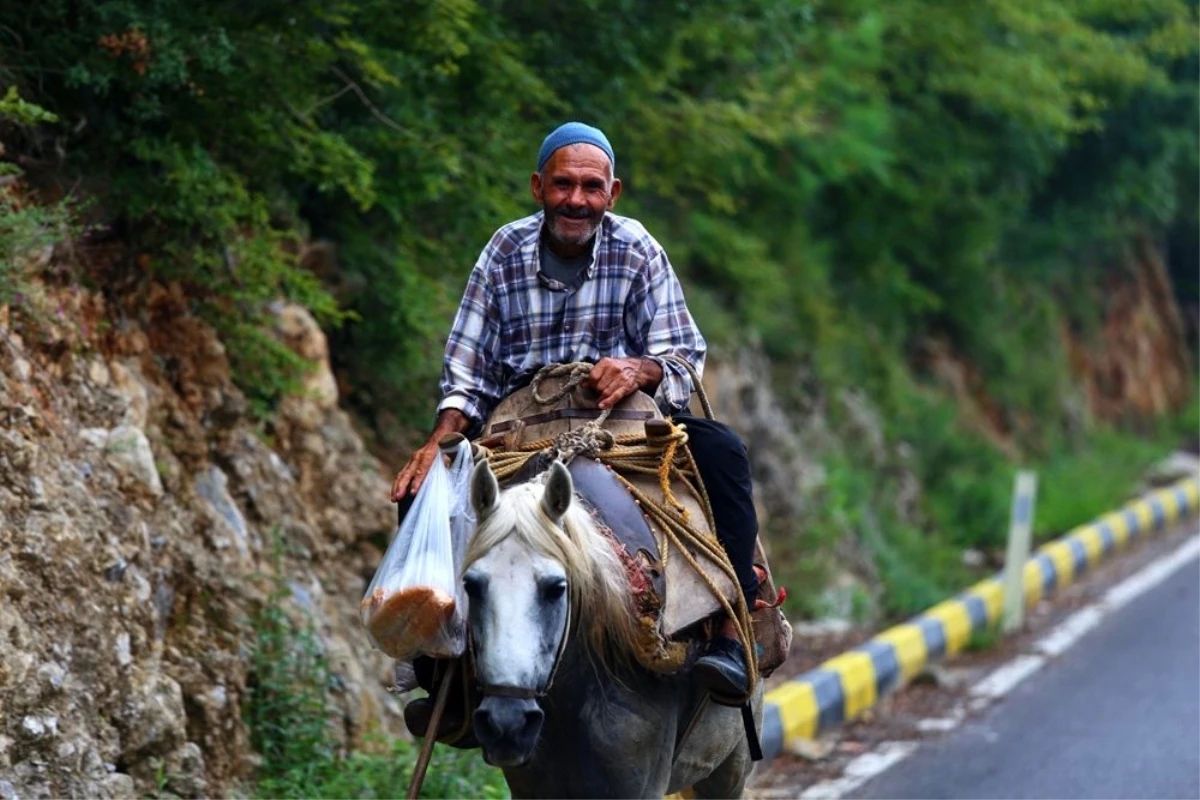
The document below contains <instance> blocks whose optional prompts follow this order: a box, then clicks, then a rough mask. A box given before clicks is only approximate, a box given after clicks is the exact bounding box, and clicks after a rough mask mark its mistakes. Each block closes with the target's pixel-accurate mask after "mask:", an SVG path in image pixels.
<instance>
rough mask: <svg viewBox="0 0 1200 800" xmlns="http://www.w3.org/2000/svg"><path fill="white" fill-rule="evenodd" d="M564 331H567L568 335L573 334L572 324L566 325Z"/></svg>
mask: <svg viewBox="0 0 1200 800" xmlns="http://www.w3.org/2000/svg"><path fill="white" fill-rule="evenodd" d="M563 330H564V331H566V332H567V333H570V332H571V323H569V322H568V323H567V324H566V325H563Z"/></svg>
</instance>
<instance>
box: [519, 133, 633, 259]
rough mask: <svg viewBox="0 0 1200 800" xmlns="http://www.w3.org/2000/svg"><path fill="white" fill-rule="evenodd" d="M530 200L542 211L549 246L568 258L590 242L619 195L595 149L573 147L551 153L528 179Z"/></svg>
mask: <svg viewBox="0 0 1200 800" xmlns="http://www.w3.org/2000/svg"><path fill="white" fill-rule="evenodd" d="M530 189H531V190H532V191H533V198H534V200H536V201H537V202H538V204H540V205H541V206H542V209H543V210H544V211H545V218H546V230H547V232H548V234H549V237H550V243H551V245H558V247H556V248H555V250H556V252H557V251H558V250H560V249H561V250H563V251H564V252H561V253H559V254H560V255H568V254H570V253H572V252H575V251H576V250H578V248H581V247H582V246H583V245H585V244H587V243H588V242H589V241H591V238H592V236H594V235H595V233H596V230H597V229H598V228H599V227H600V223H601V221H603V219H604V212H605V211H607V210H609V209H611V208H612V207H613V205H614V204H615V203H616V201H617V197H618V196H620V194H621V181H619V180H617V179H616V178H614V177H613V172H612V163H611V162H610V161H609V160H608V156H607V155H606V154H605V152H604V151H603V150H601V149H600V148H599V147H596V146H595V145H590V144H575V145H568V146H567V147H563V148H560V149H558V150H556V151H554V153H553V155H551V156H550V159H549V160H548V161H547V162H546V166H545V167H543V168H542V171H541V172H540V173H538V172H535V173H534V174H533V177H532V178H531V179H530Z"/></svg>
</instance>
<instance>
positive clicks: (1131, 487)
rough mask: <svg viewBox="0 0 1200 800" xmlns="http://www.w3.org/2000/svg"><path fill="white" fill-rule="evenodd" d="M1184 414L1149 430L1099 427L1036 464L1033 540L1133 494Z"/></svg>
mask: <svg viewBox="0 0 1200 800" xmlns="http://www.w3.org/2000/svg"><path fill="white" fill-rule="evenodd" d="M1187 413H1188V414H1191V413H1192V411H1191V409H1189V412H1187ZM1186 419H1187V415H1186V414H1185V415H1184V416H1183V417H1177V418H1173V419H1170V420H1165V421H1164V422H1163V423H1162V424H1161V425H1159V426H1158V427H1157V429H1156V430H1155V431H1153V432H1152V433H1151V434H1150V435H1148V436H1137V435H1134V434H1131V433H1125V432H1122V431H1117V430H1112V429H1102V430H1098V431H1096V432H1095V433H1094V434H1093V435H1091V436H1090V437H1089V438H1088V440H1087V442H1086V443H1085V444H1084V445H1083V446H1081V447H1078V448H1074V449H1072V450H1069V451H1064V452H1060V453H1057V454H1055V455H1053V456H1051V457H1050V458H1048V459H1046V460H1045V461H1044V462H1043V463H1042V464H1040V465H1038V467H1037V472H1038V495H1037V503H1036V505H1035V507H1034V538H1035V540H1036V541H1045V540H1048V539H1053V538H1054V537H1056V536H1059V535H1061V534H1063V533H1066V532H1067V531H1068V530H1070V529H1071V528H1074V527H1075V526H1077V525H1082V524H1084V523H1086V522H1088V521H1090V520H1092V519H1095V518H1096V517H1098V516H1100V515H1101V514H1104V513H1107V512H1109V511H1112V510H1113V509H1115V508H1117V507H1119V506H1120V505H1121V504H1123V503H1125V502H1126V501H1128V500H1129V499H1131V498H1132V497H1133V495H1134V494H1136V493H1137V491H1138V489H1139V485H1140V482H1141V480H1142V479H1143V478H1144V477H1145V475H1146V472H1147V470H1148V469H1149V468H1150V467H1151V466H1153V465H1154V463H1155V462H1157V461H1160V460H1161V459H1163V458H1165V457H1166V456H1167V455H1169V454H1170V452H1171V450H1172V449H1173V447H1175V446H1176V445H1177V444H1178V438H1179V436H1178V431H1179V429H1180V427H1181V424H1186Z"/></svg>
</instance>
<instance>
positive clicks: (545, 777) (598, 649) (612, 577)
mask: <svg viewBox="0 0 1200 800" xmlns="http://www.w3.org/2000/svg"><path fill="white" fill-rule="evenodd" d="M573 499H574V488H573V484H572V481H571V475H570V473H569V472H568V471H567V469H566V467H564V466H563V464H562V463H561V462H559V461H556V462H554V464H553V465H552V466H551V468H550V469H549V470H547V471H546V472H545V473H543V475H542V477H541V478H540V479H534V480H533V481H530V482H528V483H523V484H520V485H517V486H514V487H511V488H509V489H507V490H505V491H503V492H501V491H500V487H499V485H498V483H497V482H496V478H495V476H494V475H493V474H492V471H491V469H490V467H488V466H487V464H486V462H483V463H481V464H480V465H479V466H478V467H476V469H475V472H474V474H473V475H472V478H471V503H472V505H473V506H474V508H475V513H476V516H477V518H478V529H477V531H476V533H475V535H474V537H473V538H472V540H471V544H470V547H469V549H468V552H467V555H466V559H465V565H464V571H463V584H464V586H465V588H466V591H467V595H468V597H469V599H470V630H471V636H472V647H473V650H474V663H475V670H476V679H477V681H478V684H479V686H480V688H481V691H482V693H483V700H482V702H481V703H480V705H479V708H478V709H477V710H476V711H475V714H474V717H473V721H474V727H475V736H476V738H477V739H478V740H479V742H480V744H481V746H482V748H483V753H484V758H485V759H486V760H487V761H488V763H490V764H494V765H496V766H499V767H501V768H503V770H504V777H505V779H506V780H507V781H508V785H509V787H510V788H511V790H512V793H513V796H514V797H564V798H565V797H656V798H661V797H663V796H664V795H666V794H668V793H673V792H677V791H680V790H682V789H686V788H687V787H692V789H693V791H694V792H695V796H696V797H738V796H740V795H741V793H742V789H743V787H744V785H745V782H746V778H747V776H748V775H749V773H750V769H751V766H752V762H751V760H750V753H749V749H748V747H747V744H746V734H745V729H744V727H743V723H742V717H741V713H740V711H739V709H737V708H730V707H726V706H719V705H716V704H715V703H707V704H706V705H705V706H704V708H703V710H702V711H701V712H700V715H699V716H698V717H697V718H696V719H695V723H694V724H693V725H692V726H691V729H690V730H688V729H687V728H688V725H689V723H690V722H691V721H692V714H693V712H694V710H695V708H696V704H697V703H698V702H699V700H700V697H699V694H698V691H697V690H696V689H695V688H694V687H693V686H692V681H691V676H690V675H689V674H688V673H687V672H686V671H685V672H683V673H681V674H679V675H676V676H664V675H660V674H656V673H653V672H651V671H649V670H647V669H646V668H644V667H642V666H641V665H640V664H638V663H637V662H636V660H635V659H634V657H633V655H632V654H633V652H634V651H633V649H632V647H633V643H634V641H635V630H636V629H635V625H636V620H635V618H634V616H633V614H632V613H631V597H630V589H629V584H628V581H627V578H626V574H625V570H624V568H623V566H622V564H621V561H620V560H619V558H618V557H617V555H616V553H615V552H614V551H613V548H612V547H611V545H610V544H609V542H608V539H607V538H606V537H605V535H604V534H602V533H601V532H600V531H599V530H598V529H597V528H596V526H595V524H594V523H593V522H592V519H591V518H590V516H589V515H588V513H587V511H586V510H584V508H583V507H582V506H581V504H579V503H577V502H573ZM753 709H754V717H755V724H756V726H758V727H759V728H760V729H761V725H762V684H761V681H760V683H759V688H758V690H757V692H756V693H755V696H754V700H753Z"/></svg>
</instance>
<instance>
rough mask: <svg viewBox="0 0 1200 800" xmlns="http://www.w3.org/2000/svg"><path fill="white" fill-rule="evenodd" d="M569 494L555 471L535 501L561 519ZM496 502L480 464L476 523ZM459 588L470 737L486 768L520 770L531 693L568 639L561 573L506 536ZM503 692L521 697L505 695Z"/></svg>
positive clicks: (537, 724) (536, 714) (530, 720)
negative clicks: (470, 677)
mask: <svg viewBox="0 0 1200 800" xmlns="http://www.w3.org/2000/svg"><path fill="white" fill-rule="evenodd" d="M572 491H573V488H572V485H571V478H570V475H569V473H568V472H567V470H566V468H565V467H562V465H561V464H558V465H556V469H552V474H551V476H550V479H549V480H548V481H547V486H546V489H545V491H544V493H543V498H542V508H543V510H545V511H546V512H547V515H548V516H550V517H551V519H554V520H559V519H561V517H562V514H563V513H564V512H565V511H566V507H567V504H569V502H570V497H571V493H572ZM498 497H499V488H498V486H497V485H496V479H495V477H494V476H493V475H492V472H491V470H490V469H488V468H487V467H486V465H484V466H482V467H480V468H478V469H476V471H475V474H474V475H473V476H472V481H471V500H472V503H473V505H475V509H476V515H477V517H478V519H479V520H480V522H481V523H482V522H483V521H485V520H486V519H487V518H488V517H489V516H490V515H491V514H492V513H493V512H494V510H495V508H496V503H497V500H498ZM463 586H464V588H465V589H466V592H467V597H468V599H469V606H470V611H469V617H470V625H471V638H472V641H473V647H474V652H475V671H476V676H475V677H476V681H477V682H478V683H479V685H480V686H481V687H482V688H483V694H484V698H483V701H482V702H481V703H480V704H479V708H478V709H476V711H475V714H474V716H473V718H472V722H473V723H474V727H475V736H476V738H477V739H478V740H479V743H480V745H481V746H482V748H483V755H484V759H485V760H486V761H487V762H488V763H489V764H492V765H494V766H499V767H511V766H517V765H520V764H524V763H525V762H526V761H528V760H529V758H530V757H531V756H532V754H533V750H534V747H535V746H536V744H537V739H538V734H539V733H540V732H541V729H542V720H543V718H544V714H543V712H542V709H541V707H540V706H539V705H538V703H537V700H536V699H534V698H533V697H532V695H534V694H535V693H540V692H543V691H545V690H546V689H547V688H548V685H549V683H550V678H551V675H552V673H553V670H554V666H555V662H556V661H557V659H558V654H559V649H560V647H561V645H562V642H563V638H564V637H565V636H566V635H567V625H568V621H569V611H568V595H567V574H566V570H565V569H564V568H563V565H562V564H561V563H559V562H558V561H556V560H554V559H552V558H548V557H546V556H544V555H541V554H539V553H537V552H534V551H532V550H531V549H530V548H529V547H528V546H527V545H525V544H524V543H523V542H522V540H521V539H520V538H518V537H516V536H509V537H506V538H504V539H502V540H501V541H500V542H498V543H497V544H496V545H495V546H494V547H492V548H491V549H490V550H488V552H487V553H485V554H484V555H483V556H482V557H480V558H478V559H477V560H476V561H475V562H474V563H472V564H471V565H470V567H469V568H468V569H467V571H466V572H465V573H464V574H463ZM506 690H515V692H514V693H515V694H525V695H528V696H524V697H513V696H509V695H508V694H507V691H506Z"/></svg>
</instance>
